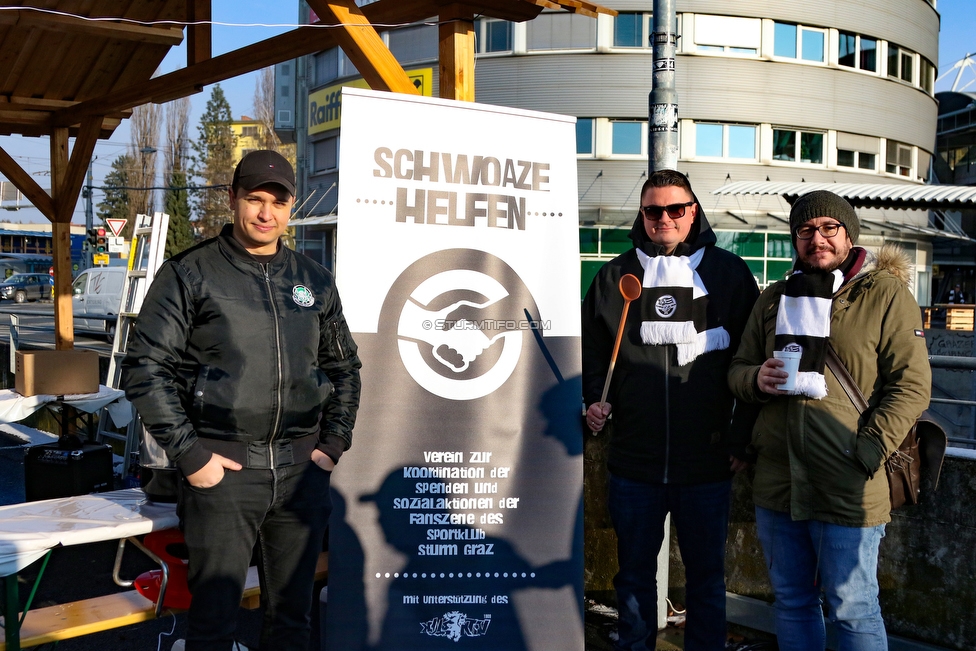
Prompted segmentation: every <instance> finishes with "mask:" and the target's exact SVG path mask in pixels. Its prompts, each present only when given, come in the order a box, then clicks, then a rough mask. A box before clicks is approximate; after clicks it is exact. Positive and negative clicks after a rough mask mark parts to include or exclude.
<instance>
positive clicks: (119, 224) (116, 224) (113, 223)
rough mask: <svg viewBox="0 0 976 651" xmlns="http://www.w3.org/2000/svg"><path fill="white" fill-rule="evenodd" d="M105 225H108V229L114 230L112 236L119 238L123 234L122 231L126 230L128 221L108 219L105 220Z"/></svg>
mask: <svg viewBox="0 0 976 651" xmlns="http://www.w3.org/2000/svg"><path fill="white" fill-rule="evenodd" d="M105 223H106V224H108V227H109V228H110V229H112V235H114V236H115V237H118V236H119V233H121V232H122V229H123V228H125V224H126V220H125V219H106V220H105Z"/></svg>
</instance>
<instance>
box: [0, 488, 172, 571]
mask: <svg viewBox="0 0 976 651" xmlns="http://www.w3.org/2000/svg"><path fill="white" fill-rule="evenodd" d="M178 524H179V518H177V517H176V505H175V504H156V503H150V502H149V501H148V499H147V498H146V495H145V493H143V492H142V490H141V489H138V488H128V489H125V490H120V491H110V492H108V493H96V494H93V495H80V496H78V497H61V498H58V499H53V500H42V501H39V502H25V503H23V504H11V505H10V506H0V577H2V576H9V575H11V574H13V573H15V572H19V571H20V570H22V569H23V568H25V567H27V566H28V565H30V564H31V563H33V562H34V561H36V560H37V559H39V558H41V557H42V556H43V555H44V554H45V553H46V552H47V550H49V549H52V548H54V547H57V546H59V545H62V546H67V545H82V544H85V543H91V542H100V541H103V540H119V539H122V538H126V537H128V536H138V535H142V534H145V533H149V532H150V531H158V530H160V529H170V528H172V527H175V526H177V525H178Z"/></svg>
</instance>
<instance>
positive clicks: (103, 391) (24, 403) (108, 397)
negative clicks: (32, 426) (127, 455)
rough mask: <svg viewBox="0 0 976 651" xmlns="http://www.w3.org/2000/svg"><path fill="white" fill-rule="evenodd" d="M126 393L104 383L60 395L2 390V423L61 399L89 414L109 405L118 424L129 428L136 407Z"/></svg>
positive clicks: (20, 418) (0, 405)
mask: <svg viewBox="0 0 976 651" xmlns="http://www.w3.org/2000/svg"><path fill="white" fill-rule="evenodd" d="M124 396H125V392H124V391H121V390H119V389H110V388H109V387H107V386H105V385H104V384H100V385H98V393H82V394H78V395H71V396H62V397H60V398H59V397H58V396H50V395H44V394H40V395H36V396H30V397H24V396H22V395H20V394H19V393H17V392H16V391H13V390H11V389H0V423H16V422H17V421H20V420H23V419H25V418H27V417H28V416H30V415H31V414H33V413H34V412H35V411H37V410H38V409H40V408H41V407H43V406H44V405H46V404H47V403H49V402H55V401H58V402H60V403H61V404H64V405H71V406H72V407H74V408H75V409H78V410H79V411H83V412H85V413H89V414H91V413H94V412H96V411H98V410H99V409H101V408H102V407H106V406H107V407H108V410H109V414H110V415H111V416H112V420H113V421H114V422H115V425H116V426H118V427H125V426H126V425H128V424H129V421H130V420H132V407H131V405H130V404H129V402H128V401H127V400H126V399H125V398H124Z"/></svg>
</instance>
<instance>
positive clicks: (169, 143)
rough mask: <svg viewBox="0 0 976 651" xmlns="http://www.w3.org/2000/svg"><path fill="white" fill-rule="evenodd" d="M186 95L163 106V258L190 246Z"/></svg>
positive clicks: (191, 240)
mask: <svg viewBox="0 0 976 651" xmlns="http://www.w3.org/2000/svg"><path fill="white" fill-rule="evenodd" d="M189 120H190V98H189V97H181V98H180V99H178V100H175V101H172V102H170V103H169V104H167V105H166V149H164V150H163V151H164V160H163V163H164V167H165V170H164V177H163V178H164V179H165V180H166V184H167V186H168V188H169V189H167V190H166V192H165V194H164V195H163V210H164V211H165V212H166V213H167V214H168V215H169V230H167V232H166V257H167V258H171V257H173V256H174V255H176V254H177V253H179V252H180V251H183V250H184V249H187V248H189V247H190V246H192V245H193V227H192V226H191V225H190V217H191V214H190V212H191V211H190V200H189V196H190V195H189V191H188V190H187V184H188V182H189V174H188V169H189V162H190V149H189V147H190V136H189V128H190V123H189Z"/></svg>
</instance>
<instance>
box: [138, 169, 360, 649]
mask: <svg viewBox="0 0 976 651" xmlns="http://www.w3.org/2000/svg"><path fill="white" fill-rule="evenodd" d="M294 195H295V177H294V172H293V171H292V167H291V165H290V164H289V163H288V161H287V160H285V159H284V158H283V157H282V156H281V155H280V154H277V153H275V152H271V151H256V152H251V153H249V154H247V155H246V156H245V157H244V158H243V159H242V160H241V162H240V163H239V164H238V166H237V169H236V170H235V172H234V181H233V186H232V189H231V190H230V196H229V200H230V207H231V209H232V210H233V213H234V223H233V224H228V225H227V226H225V227H224V229H223V231H222V232H221V233H220V235H219V236H217V237H215V238H213V239H210V240H207V241H205V242H203V243H202V244H200V245H198V246H196V247H193V248H192V249H189V250H188V251H185V252H183V253H181V254H179V255H177V256H175V257H174V258H173V259H171V260H169V261H168V263H167V264H165V265H163V267H162V268H161V269H160V271H159V273H158V274H157V276H156V278H155V280H154V282H153V284H152V286H151V287H150V289H149V292H148V293H147V295H146V299H145V302H144V303H143V306H142V309H141V311H140V315H139V319H138V322H137V325H136V329H135V333H134V334H133V338H132V341H131V342H130V343H129V347H128V354H127V356H126V358H125V360H124V361H123V376H122V377H123V385H124V386H125V389H126V396H127V397H128V398H129V400H131V401H132V403H133V404H134V405H135V406H136V409H137V410H138V411H139V414H140V416H141V417H142V420H143V422H144V424H145V426H146V428H147V430H148V431H149V433H150V434H151V435H152V436H153V438H155V439H156V441H157V442H158V443H159V444H160V445H161V446H162V448H163V449H164V450H165V451H166V454H167V456H168V457H169V458H170V460H172V461H173V462H174V463H175V464H176V466H177V468H178V469H179V471H180V475H181V481H180V486H179V495H178V511H179V514H180V524H181V528H182V529H183V534H184V537H185V538H186V544H187V547H188V549H189V566H188V579H189V586H190V591H191V593H192V594H193V602H192V605H191V606H190V611H189V626H188V632H187V640H186V649H187V651H193V650H197V649H231V648H232V645H233V644H234V632H235V628H236V622H237V611H238V607H239V605H240V600H241V596H242V592H243V588H244V582H245V579H246V575H247V568H248V565H249V564H250V559H251V556H252V551H253V550H254V549H255V547H257V551H258V558H259V564H258V570H259V576H260V579H261V599H262V602H263V604H264V607H265V625H264V628H263V630H262V636H261V637H262V639H261V646H262V648H272V646H273V648H275V649H306V648H307V646H308V637H309V630H310V626H309V621H310V620H309V614H310V609H311V604H312V583H313V579H314V570H315V563H316V560H317V558H318V553H319V551H320V550H321V547H322V539H323V535H324V532H325V527H326V524H327V522H328V517H329V512H330V510H331V505H330V502H329V478H330V473H331V471H332V469H333V468H334V467H335V463H336V462H337V461H338V460H339V456H340V455H341V454H342V452H343V451H344V450H346V449H347V448H348V447H349V445H350V443H351V436H352V428H353V424H354V422H355V419H356V410H357V408H358V405H359V390H360V380H359V368H360V362H359V358H358V357H357V355H356V345H355V343H354V342H353V340H352V337H351V335H350V333H349V330H348V328H347V326H346V321H345V319H344V318H343V315H342V306H341V304H340V302H339V296H338V293H337V292H336V288H335V285H334V281H333V278H332V276H331V274H330V273H329V272H328V271H327V270H326V269H324V268H322V267H321V266H320V265H318V264H316V263H315V262H313V261H312V260H310V259H309V258H307V257H305V256H303V255H299V254H296V253H295V252H293V251H291V250H289V249H288V248H286V247H285V246H283V245H282V244H281V242H280V240H279V238H280V237H281V235H282V233H284V231H285V228H286V227H287V225H288V219H289V217H290V215H291V208H292V205H293V203H294V200H295V199H294Z"/></svg>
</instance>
